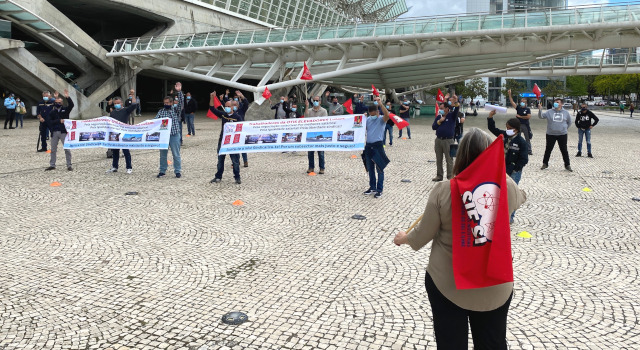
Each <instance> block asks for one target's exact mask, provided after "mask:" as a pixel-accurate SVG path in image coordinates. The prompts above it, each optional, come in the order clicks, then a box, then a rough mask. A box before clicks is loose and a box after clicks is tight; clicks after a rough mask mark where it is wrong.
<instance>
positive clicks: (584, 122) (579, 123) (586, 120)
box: [576, 103, 600, 158]
mask: <svg viewBox="0 0 640 350" xmlns="http://www.w3.org/2000/svg"><path fill="white" fill-rule="evenodd" d="M598 121H600V120H599V119H598V117H596V115H595V114H593V112H591V111H590V110H589V109H588V108H587V104H586V103H583V104H582V109H580V112H579V113H578V115H577V116H576V128H578V153H577V154H576V157H582V136H585V137H586V139H587V157H589V158H593V154H591V129H593V127H594V126H596V124H598Z"/></svg>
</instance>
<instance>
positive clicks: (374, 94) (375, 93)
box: [371, 84, 380, 97]
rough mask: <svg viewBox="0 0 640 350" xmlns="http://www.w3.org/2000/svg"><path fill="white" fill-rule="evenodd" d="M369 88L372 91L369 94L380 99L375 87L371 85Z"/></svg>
mask: <svg viewBox="0 0 640 350" xmlns="http://www.w3.org/2000/svg"><path fill="white" fill-rule="evenodd" d="M371 88H372V89H373V91H372V92H371V93H372V94H373V96H378V97H380V93H379V92H378V89H376V87H375V86H373V84H371Z"/></svg>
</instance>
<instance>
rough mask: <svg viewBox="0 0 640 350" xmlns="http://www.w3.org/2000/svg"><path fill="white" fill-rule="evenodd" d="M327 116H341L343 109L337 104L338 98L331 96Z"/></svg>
mask: <svg viewBox="0 0 640 350" xmlns="http://www.w3.org/2000/svg"><path fill="white" fill-rule="evenodd" d="M329 114H330V115H343V114H344V107H342V105H341V104H339V103H338V98H337V97H335V96H333V99H331V105H329Z"/></svg>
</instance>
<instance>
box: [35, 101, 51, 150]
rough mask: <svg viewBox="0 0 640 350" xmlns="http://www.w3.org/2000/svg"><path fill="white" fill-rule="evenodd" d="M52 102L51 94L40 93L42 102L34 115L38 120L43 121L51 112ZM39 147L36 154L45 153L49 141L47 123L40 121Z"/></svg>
mask: <svg viewBox="0 0 640 350" xmlns="http://www.w3.org/2000/svg"><path fill="white" fill-rule="evenodd" d="M53 103H54V100H53V99H52V98H51V92H49V91H43V92H42V101H40V102H39V103H38V108H37V110H36V115H37V116H38V119H39V120H45V119H46V118H47V117H48V116H49V113H51V110H52V109H53ZM39 130H40V145H41V147H42V148H40V149H39V150H38V152H46V151H47V140H48V139H49V133H50V131H49V127H48V125H47V123H45V122H43V121H41V122H40V128H39Z"/></svg>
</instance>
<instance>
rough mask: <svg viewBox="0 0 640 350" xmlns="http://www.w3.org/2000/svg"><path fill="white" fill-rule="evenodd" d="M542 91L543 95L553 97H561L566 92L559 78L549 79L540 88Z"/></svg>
mask: <svg viewBox="0 0 640 350" xmlns="http://www.w3.org/2000/svg"><path fill="white" fill-rule="evenodd" d="M542 93H544V95H545V97H547V98H553V99H555V98H556V97H563V96H565V95H566V94H567V91H566V90H565V88H564V84H563V82H562V81H561V80H549V83H548V84H547V86H545V87H544V89H542Z"/></svg>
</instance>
